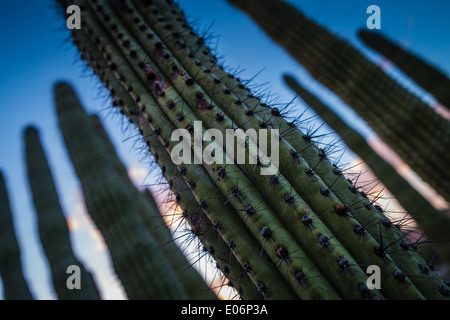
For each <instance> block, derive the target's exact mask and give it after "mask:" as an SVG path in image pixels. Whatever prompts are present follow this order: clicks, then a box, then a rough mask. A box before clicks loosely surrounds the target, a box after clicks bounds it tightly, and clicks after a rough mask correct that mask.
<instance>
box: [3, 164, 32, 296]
mask: <svg viewBox="0 0 450 320" xmlns="http://www.w3.org/2000/svg"><path fill="white" fill-rule="evenodd" d="M0 276H1V277H2V283H3V291H4V292H3V295H4V297H5V299H6V300H32V299H33V296H32V295H31V292H30V289H29V288H28V284H27V282H26V280H25V277H24V275H23V272H22V263H21V257H20V247H19V243H18V241H17V238H16V232H15V230H14V223H13V214H12V212H11V207H10V203H9V199H8V192H7V189H6V183H5V179H4V177H3V173H2V172H0Z"/></svg>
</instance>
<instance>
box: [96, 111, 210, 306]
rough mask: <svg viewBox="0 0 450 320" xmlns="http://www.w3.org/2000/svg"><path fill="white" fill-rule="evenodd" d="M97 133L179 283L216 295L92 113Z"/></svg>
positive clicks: (203, 295)
mask: <svg viewBox="0 0 450 320" xmlns="http://www.w3.org/2000/svg"><path fill="white" fill-rule="evenodd" d="M91 118H92V121H93V123H94V127H95V128H96V130H97V132H98V134H99V135H100V137H101V138H102V140H103V143H104V145H105V147H106V149H107V150H108V155H109V156H110V157H111V159H112V160H113V162H114V164H115V167H116V170H117V171H118V172H119V174H120V175H121V177H122V179H123V182H124V183H125V184H126V185H127V186H128V188H129V189H130V191H131V192H133V194H134V201H135V203H136V206H137V207H138V214H139V216H140V218H141V219H142V221H143V223H144V225H145V227H146V228H147V230H148V232H149V233H150V234H151V235H152V236H153V237H154V238H155V239H156V240H157V241H158V242H159V245H160V247H161V248H162V249H163V250H162V252H163V254H164V256H165V258H166V259H167V261H168V262H169V264H170V265H171V267H172V268H173V270H174V271H175V273H176V274H177V277H178V280H179V282H180V284H181V285H182V286H183V288H184V290H185V291H186V292H187V293H188V295H189V298H190V299H203V300H204V299H216V298H217V297H216V295H215V294H214V293H213V292H212V291H211V290H210V288H209V287H208V286H207V285H206V283H205V282H204V281H203V279H202V278H201V276H200V275H199V274H198V272H197V271H196V270H195V268H193V267H191V265H190V262H189V261H188V260H187V259H186V258H185V256H184V255H183V254H181V253H180V252H177V251H179V250H178V247H177V246H176V245H175V243H174V242H173V239H172V234H171V231H170V230H169V228H167V226H166V224H165V222H164V220H163V216H162V214H161V212H160V210H159V208H158V205H157V203H156V200H155V199H154V197H153V196H152V194H151V193H150V192H146V193H145V194H143V193H141V192H140V191H139V190H138V189H137V188H136V186H135V185H134V183H133V182H132V181H131V179H130V178H129V176H128V173H127V169H126V167H125V166H124V164H123V163H122V161H121V160H120V159H119V157H118V155H117V152H116V150H115V148H114V145H113V144H112V142H111V140H110V139H109V137H108V134H107V133H106V131H105V129H104V127H103V125H102V123H101V121H100V119H99V118H98V116H96V115H93V116H91Z"/></svg>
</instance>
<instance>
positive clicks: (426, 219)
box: [284, 75, 450, 262]
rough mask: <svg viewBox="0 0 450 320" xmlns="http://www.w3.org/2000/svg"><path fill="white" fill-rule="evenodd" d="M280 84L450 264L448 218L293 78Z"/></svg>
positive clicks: (449, 225) (361, 137)
mask: <svg viewBox="0 0 450 320" xmlns="http://www.w3.org/2000/svg"><path fill="white" fill-rule="evenodd" d="M284 81H285V82H286V84H287V85H288V86H289V87H290V88H291V89H292V90H294V91H295V92H296V93H297V94H298V95H299V96H300V97H301V98H302V100H303V101H305V102H306V103H307V105H308V106H309V107H310V108H311V109H312V110H314V112H315V113H317V114H318V115H319V116H320V118H321V119H322V120H324V121H325V122H326V123H327V124H328V125H329V126H330V128H331V129H333V131H334V132H336V133H337V134H338V135H339V136H340V137H341V138H342V140H343V141H344V143H345V144H346V145H347V146H348V147H349V148H350V149H351V150H353V151H354V152H355V153H356V154H357V155H358V156H359V157H360V158H361V159H362V160H363V161H364V162H365V163H366V164H367V165H368V166H369V167H370V169H371V170H372V171H373V173H374V174H375V175H376V176H377V178H378V179H379V180H381V182H382V183H383V185H384V186H385V187H386V188H387V189H388V190H389V191H390V192H391V193H392V195H393V196H394V197H395V199H396V200H397V201H398V202H399V203H400V205H401V206H402V207H403V208H404V209H405V210H406V211H407V212H408V213H409V214H410V215H411V216H412V217H413V218H414V220H415V221H416V222H417V224H418V226H419V227H420V228H421V229H422V230H423V231H424V232H425V234H426V235H428V237H429V241H430V245H431V246H432V247H434V248H436V249H437V250H438V251H439V255H440V257H441V258H442V259H444V260H445V261H448V262H450V256H449V255H450V242H449V241H448V240H449V231H450V218H449V217H448V216H447V215H446V214H445V213H444V212H442V211H439V210H437V209H435V208H434V207H433V206H432V205H431V204H430V203H429V202H428V201H427V200H426V199H425V198H424V197H423V196H422V195H421V194H420V193H419V192H418V191H417V190H416V189H414V188H413V187H412V186H411V185H410V184H409V183H408V182H407V181H406V180H405V179H404V178H403V177H402V176H401V175H400V174H399V173H398V172H397V171H396V170H395V169H394V168H393V167H392V166H391V165H390V164H389V163H388V162H386V161H385V160H384V159H383V158H382V157H380V156H379V155H378V154H377V153H376V152H375V151H374V150H373V149H372V148H371V147H370V145H369V144H368V143H367V142H366V140H365V139H364V137H363V136H362V135H360V134H359V133H358V132H356V131H355V130H353V129H352V128H350V127H349V126H348V125H347V124H346V123H345V122H344V121H343V120H342V119H341V118H340V117H339V116H338V115H337V114H336V113H335V112H334V111H333V110H332V109H331V108H330V107H329V106H327V105H326V104H324V103H323V102H322V101H320V99H319V98H318V97H316V96H314V95H313V94H312V93H311V92H309V91H308V90H306V89H305V88H304V87H303V86H302V85H301V84H299V83H298V82H297V81H296V80H295V79H294V78H293V77H291V76H289V75H285V76H284Z"/></svg>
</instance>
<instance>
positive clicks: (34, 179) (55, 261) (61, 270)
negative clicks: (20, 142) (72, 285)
mask: <svg viewBox="0 0 450 320" xmlns="http://www.w3.org/2000/svg"><path fill="white" fill-rule="evenodd" d="M24 140H25V159H26V164H27V172H28V180H29V185H30V189H31V192H32V195H33V202H34V207H35V209H36V214H37V222H38V229H39V235H40V240H41V244H42V247H43V249H44V252H45V254H46V256H47V260H48V263H49V267H50V270H51V276H52V281H53V287H54V289H55V293H56V295H57V297H58V299H59V300H72V299H82V300H97V299H100V294H99V292H98V289H97V286H96V284H95V282H94V280H93V278H92V275H91V274H90V273H89V272H88V271H87V270H86V268H85V267H84V266H83V264H82V263H81V262H80V261H79V260H78V258H77V257H76V256H75V254H74V252H73V250H72V245H71V242H70V235H69V228H68V225H67V222H66V219H65V216H64V213H63V210H62V208H61V204H60V202H59V198H58V193H57V191H56V186H55V183H54V182H53V178H52V174H51V171H50V168H49V165H48V162H47V159H46V156H45V153H44V150H43V147H42V145H41V142H40V139H39V133H38V131H37V129H36V128H34V127H31V126H29V127H27V128H26V129H25V132H24ZM72 265H75V266H78V267H79V268H80V285H81V289H72V290H71V289H69V288H68V287H67V284H66V282H67V278H68V277H69V275H68V274H67V269H68V267H69V266H72Z"/></svg>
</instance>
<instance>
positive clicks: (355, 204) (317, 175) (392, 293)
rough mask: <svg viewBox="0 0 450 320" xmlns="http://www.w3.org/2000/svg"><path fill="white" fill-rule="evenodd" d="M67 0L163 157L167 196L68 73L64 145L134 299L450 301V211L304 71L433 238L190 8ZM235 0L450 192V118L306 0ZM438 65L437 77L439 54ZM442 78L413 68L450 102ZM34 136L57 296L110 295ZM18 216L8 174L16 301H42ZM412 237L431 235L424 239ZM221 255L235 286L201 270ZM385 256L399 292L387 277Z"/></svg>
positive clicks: (112, 97) (150, 149)
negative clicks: (138, 168)
mask: <svg viewBox="0 0 450 320" xmlns="http://www.w3.org/2000/svg"><path fill="white" fill-rule="evenodd" d="M56 2H57V3H58V4H59V7H60V8H59V9H61V10H60V12H59V13H60V14H61V17H65V18H68V17H69V16H70V14H69V13H67V10H66V9H67V7H68V6H70V5H76V6H79V8H80V9H81V13H82V27H81V29H71V30H70V36H71V37H70V39H71V41H72V42H73V45H74V46H75V47H76V48H77V49H78V51H79V60H83V61H84V63H85V64H86V66H88V67H89V70H90V72H93V73H94V74H95V75H96V78H97V79H99V80H100V81H101V83H102V88H101V89H102V90H104V92H106V93H107V95H108V103H110V104H111V105H112V106H110V107H109V111H111V112H117V113H118V114H120V115H121V119H124V120H126V122H127V129H126V130H127V131H128V132H131V134H132V137H133V138H135V139H136V141H135V145H134V146H135V148H136V149H137V150H139V151H140V152H141V154H143V155H144V157H145V159H146V160H148V161H147V162H148V163H150V169H149V171H150V173H149V174H152V175H153V174H157V175H158V174H159V176H158V177H159V180H158V184H159V186H158V187H159V189H158V191H159V193H155V191H154V190H151V189H149V188H146V187H148V186H141V187H140V188H139V187H138V186H136V184H135V183H134V182H133V181H132V179H131V178H130V176H129V173H128V168H127V167H126V166H125V165H124V163H123V162H122V161H121V159H120V157H119V155H118V153H117V152H116V148H115V145H114V143H113V141H111V139H110V138H109V136H108V133H107V130H106V129H105V127H104V126H103V123H102V121H101V120H100V118H99V116H98V115H90V114H88V113H87V112H86V111H85V109H84V107H83V106H82V104H81V102H80V99H79V97H78V96H77V94H76V90H75V89H74V88H73V87H72V85H71V84H70V82H66V81H58V82H56V83H55V85H54V87H53V97H54V104H55V111H56V112H55V113H56V116H57V120H58V127H59V130H60V132H61V135H62V138H63V139H62V140H63V141H64V145H65V147H66V150H67V154H68V155H69V158H70V161H71V164H72V166H73V169H74V172H75V173H76V175H77V177H78V180H79V182H80V186H81V189H82V193H83V199H84V203H85V206H86V209H87V213H88V215H89V217H90V218H91V220H92V222H93V224H94V225H95V227H96V228H97V229H98V231H99V233H100V234H101V235H102V237H103V240H104V242H105V245H106V247H107V252H108V254H109V257H110V259H111V264H112V267H113V271H114V272H115V274H116V276H117V279H118V280H119V281H120V283H121V285H122V287H123V289H124V292H125V294H126V298H128V299H131V300H206V299H208V300H216V299H217V298H218V297H221V296H220V290H221V287H229V288H233V289H234V290H233V295H234V294H235V295H234V296H233V297H237V298H240V299H245V300H255V299H271V300H297V299H300V300H313V299H316V300H341V299H343V300H361V299H364V300H383V299H393V300H399V299H402V300H414V299H430V300H448V299H449V298H450V288H449V283H448V281H444V279H442V278H441V274H440V273H439V272H438V271H439V270H436V269H435V266H434V264H433V263H434V254H435V252H434V250H436V255H437V257H438V259H439V262H442V263H443V264H442V265H445V263H447V265H448V263H449V262H450V245H449V242H448V240H450V239H449V231H450V218H449V217H448V216H447V215H446V214H445V213H443V212H442V211H439V210H437V209H436V208H434V207H433V205H431V204H430V203H429V202H428V201H427V200H426V199H425V198H424V197H423V196H422V195H421V194H420V193H419V192H418V191H417V190H416V189H414V188H413V187H412V186H411V185H410V184H409V183H408V182H407V181H406V180H405V179H403V178H402V177H401V176H400V175H399V174H398V173H397V171H396V170H395V169H394V168H393V167H392V166H391V165H389V164H388V163H387V162H386V161H384V160H383V158H382V157H381V156H380V155H378V154H377V153H376V152H375V151H374V150H373V149H372V148H371V147H370V146H369V144H368V143H367V142H366V140H365V138H364V137H363V136H361V135H359V134H358V133H357V132H355V131H354V130H353V129H351V128H350V127H349V126H348V125H347V124H346V123H345V121H344V120H343V119H341V118H340V117H339V116H337V115H336V113H334V112H333V110H332V108H331V107H330V106H327V105H326V104H324V103H322V101H321V100H320V98H318V97H316V96H314V95H313V94H312V93H310V92H309V91H308V90H307V89H306V88H304V87H303V86H302V85H301V84H300V83H298V82H297V81H296V80H295V79H294V78H293V77H291V76H285V77H284V80H285V82H286V84H287V85H288V86H289V87H290V88H291V89H293V90H294V91H295V92H296V93H297V94H298V95H299V96H300V97H301V98H302V99H303V100H304V101H305V102H306V104H307V105H308V106H309V107H310V108H311V109H313V110H314V111H315V112H316V113H317V115H319V116H320V117H321V118H322V120H323V121H325V122H326V123H328V124H329V126H330V127H331V128H332V129H333V130H334V131H335V132H336V133H337V134H338V135H340V137H341V138H342V140H343V142H344V143H346V144H347V145H348V147H349V148H350V149H351V150H353V151H354V152H355V153H356V154H358V155H359V156H360V157H361V159H362V160H363V161H364V162H365V163H366V164H367V165H368V166H369V167H370V168H371V169H372V170H373V172H374V173H375V175H376V176H377V178H378V179H379V180H380V181H381V182H382V183H383V184H384V185H385V186H386V187H387V188H388V189H389V190H390V192H391V193H392V194H393V195H394V197H395V198H396V199H397V200H398V202H399V203H400V204H401V205H402V206H403V208H404V209H405V210H406V211H407V213H404V215H405V217H406V215H407V214H409V216H410V217H412V218H413V219H414V220H415V222H416V223H417V225H418V227H419V228H420V230H418V229H411V228H410V227H409V219H410V218H409V217H408V218H403V219H400V220H398V219H395V218H392V217H391V215H390V213H389V212H388V211H387V210H386V208H383V207H382V206H381V205H380V204H379V203H378V199H379V195H375V196H374V195H371V194H369V193H366V192H364V191H363V188H362V187H361V185H359V181H358V179H351V176H350V174H349V171H348V170H346V168H345V167H344V166H343V165H342V164H341V163H339V162H337V161H336V160H334V158H333V154H332V152H333V147H335V146H334V145H331V146H328V147H324V146H323V144H321V143H319V141H318V140H316V136H315V133H314V132H311V131H310V130H304V129H303V124H304V122H303V118H302V117H303V114H302V115H301V116H300V117H297V116H296V115H295V116H294V115H293V114H294V113H291V112H292V111H293V110H291V109H290V108H289V107H280V106H279V105H269V103H266V102H265V101H263V99H262V95H258V94H257V93H255V92H253V91H252V90H251V89H250V88H249V86H248V84H249V81H247V80H243V79H240V78H239V77H237V75H236V74H233V73H231V72H228V71H227V70H226V69H225V68H224V67H223V66H222V65H221V64H219V62H218V58H217V57H216V55H215V54H213V52H212V50H211V49H210V48H209V46H208V44H207V40H205V37H201V36H199V35H198V34H197V33H196V32H195V31H194V29H193V27H192V26H191V24H190V23H189V22H188V20H187V18H186V16H185V14H184V12H183V10H182V9H181V8H180V7H179V5H178V4H177V3H176V2H174V1H172V0H92V1H87V0H58V1H56ZM228 2H230V3H231V4H233V5H234V6H236V7H237V8H239V9H241V10H242V11H244V12H245V13H247V14H248V15H249V16H250V17H251V18H252V19H254V20H255V22H257V23H258V24H259V25H260V26H261V27H262V28H263V29H264V31H266V33H267V34H268V35H269V36H271V37H272V38H273V39H274V40H275V41H276V42H278V43H279V44H280V45H281V46H283V47H284V48H285V49H286V50H287V52H288V53H289V54H291V55H292V56H293V57H294V58H295V59H296V60H297V61H298V62H299V63H300V64H302V65H303V66H304V67H305V68H306V70H308V71H309V72H310V73H311V75H312V76H313V77H315V78H316V79H317V80H318V81H319V82H321V83H322V84H323V85H325V86H327V87H328V88H329V89H331V91H333V92H334V93H336V94H337V95H338V96H339V97H340V98H341V99H342V100H343V101H344V102H346V103H347V104H348V105H349V106H350V107H351V108H354V110H355V111H356V112H357V113H358V114H359V115H360V116H361V118H363V119H364V120H365V121H366V122H367V123H368V125H369V126H371V128H372V129H373V130H374V131H375V132H376V133H377V134H378V135H379V137H380V138H381V139H382V140H383V141H385V142H386V143H387V144H388V145H389V146H390V147H391V148H393V149H394V150H395V151H396V152H397V153H398V154H399V155H400V156H401V157H402V158H403V160H404V161H405V162H406V163H407V164H408V165H409V166H410V167H411V168H412V169H413V170H415V171H416V172H417V174H418V175H419V176H420V177H422V179H423V180H424V181H425V182H427V183H428V184H429V185H430V186H431V187H432V188H434V189H435V190H436V192H437V193H439V194H440V195H442V197H443V198H445V200H446V201H449V200H450V193H449V190H450V182H449V181H450V179H449V178H450V173H449V172H450V171H449V170H448V169H449V163H450V157H449V152H448V148H450V141H449V137H450V124H449V121H448V120H447V119H445V118H444V117H442V116H441V115H439V114H438V113H436V112H435V111H434V110H433V109H432V108H431V107H430V106H429V105H427V104H426V103H425V102H423V101H422V100H421V99H420V98H419V97H418V96H415V95H414V94H412V93H411V92H409V91H408V90H406V89H405V88H403V87H402V86H401V85H400V84H399V83H397V82H396V81H395V80H394V79H392V78H390V77H389V76H388V75H387V74H386V73H385V72H384V71H383V70H382V69H381V68H379V67H378V66H376V65H375V64H373V63H372V62H370V61H369V60H368V59H367V58H366V57H365V56H364V55H363V54H362V53H360V52H359V51H358V50H356V49H355V48H353V46H352V45H350V44H349V43H348V42H346V41H344V40H343V39H340V38H338V37H336V36H335V35H333V34H332V33H331V32H329V31H327V30H326V29H325V28H323V27H321V26H320V25H318V24H317V23H315V22H313V21H312V20H310V19H309V18H307V17H306V16H305V15H303V14H302V13H301V12H300V11H298V9H297V8H295V7H294V6H293V5H291V4H289V3H288V2H286V1H283V0H228ZM359 35H360V36H361V37H362V38H363V39H364V40H365V41H366V42H367V43H376V44H380V43H382V45H381V47H385V48H380V46H379V45H377V46H376V47H377V50H380V52H382V54H385V55H386V56H387V57H388V58H389V59H392V61H393V62H394V63H397V62H396V61H397V60H396V59H397V58H396V57H400V53H399V52H400V50H398V49H394V45H392V46H391V44H389V46H388V45H383V43H385V42H383V41H386V40H380V39H379V38H378V37H379V36H373V35H372V34H371V33H370V34H368V33H366V32H360V33H359ZM373 39H375V40H373ZM372 40H373V41H372ZM249 41H251V40H249ZM386 48H388V49H389V50H386V51H383V49H386ZM394 51H395V52H397V53H395V54H394V55H391V54H390V52H394ZM401 54H404V53H403V52H401ZM400 60H404V61H398V63H399V67H400V68H402V66H401V62H405V65H407V66H406V67H405V69H404V70H411V69H413V68H411V65H410V64H411V63H410V62H408V61H413V63H416V62H414V61H416V60H414V59H413V58H400ZM406 62H408V63H406ZM417 64H419V62H417ZM420 65H421V66H422V64H421V63H420ZM420 70H427V69H425V63H424V64H423V68H422V67H421V68H420ZM414 71H418V70H414ZM405 72H406V71H405ZM408 72H409V71H408ZM427 72H428V71H427ZM433 72H434V71H430V72H429V74H428V76H427V77H423V71H420V72H416V73H414V75H411V77H412V78H413V79H414V80H415V81H417V83H418V84H419V85H422V86H423V87H424V88H425V89H427V90H429V91H430V92H431V93H432V94H433V95H435V97H436V99H438V100H439V101H440V102H441V103H443V104H444V105H447V106H448V104H447V101H448V96H446V95H445V90H444V89H442V88H443V87H446V86H447V87H448V85H447V84H448V83H447V82H445V81H448V79H446V80H445V81H444V80H442V79H443V77H441V75H439V76H438V75H433V74H434V73H433ZM436 74H437V73H436ZM422 79H425V80H422ZM441 85H442V87H441ZM438 87H439V89H438ZM434 88H436V89H437V91H435V92H433V91H432V89H434ZM446 99H447V100H446ZM309 120H310V119H306V120H305V122H307V121H309ZM117 130H118V129H117ZM177 133H180V134H179V135H178V136H177ZM253 133H254V134H253ZM264 133H265V134H266V136H264ZM230 136H231V137H232V141H231V142H232V143H231V144H232V150H230V149H229V146H230V144H229V142H230V141H228V140H227V141H226V144H225V137H226V138H227V139H229V138H230ZM180 138H181V139H180ZM235 138H236V139H235ZM180 140H181V141H182V142H181V141H180ZM267 140H268V141H269V145H267ZM24 142H25V144H24V150H25V162H26V167H27V173H28V178H29V180H28V182H29V186H30V190H31V194H32V197H33V203H34V205H35V209H36V214H37V218H38V219H37V229H38V230H39V235H40V242H41V244H42V247H43V249H44V252H45V254H46V257H47V259H48V263H49V269H50V271H51V275H52V280H53V285H54V289H55V293H56V296H57V298H58V299H61V300H65V299H92V300H95V299H101V297H102V295H101V290H99V289H100V288H99V289H97V285H96V283H95V282H94V278H93V276H92V275H91V274H90V272H89V271H88V270H87V269H86V268H85V267H84V266H83V264H82V263H81V261H80V260H79V259H78V258H77V257H76V255H75V253H74V251H73V249H72V244H71V240H70V232H69V228H68V225H67V221H66V220H65V215H64V212H63V210H62V208H61V204H60V201H59V197H58V191H57V188H56V186H55V183H54V181H53V179H52V174H51V169H50V166H49V164H48V162H47V159H46V155H45V152H44V148H43V146H42V145H41V142H40V138H39V132H38V129H36V128H35V127H33V126H29V127H26V128H25V130H24ZM181 145H182V146H183V149H182V151H181V152H180V146H181ZM269 155H270V156H269ZM241 156H243V158H244V159H245V160H244V161H241V160H242V159H241V158H240V157H241ZM180 160H181V161H180ZM265 170H266V172H267V171H270V173H269V174H263V172H264V171H265ZM358 177H359V175H358ZM160 197H164V200H162V199H161V198H160ZM161 202H163V204H164V205H165V208H164V209H163V208H162V207H161ZM158 204H159V205H160V207H161V208H160V207H159V206H158ZM12 220H13V217H12V213H11V209H10V206H9V200H8V197H7V193H6V186H5V182H4V180H3V176H2V175H1V173H0V276H1V277H2V280H3V284H4V289H5V298H6V299H32V298H33V297H32V295H31V293H30V291H29V289H28V287H27V283H26V281H25V278H24V275H23V274H22V266H21V262H20V249H19V245H18V242H17V239H16V236H15V232H14V226H13V222H12ZM405 221H406V222H405ZM420 232H423V235H422V234H421V233H420ZM411 233H415V235H417V234H419V233H420V234H419V235H418V236H417V237H418V240H417V237H416V238H414V237H410V235H411ZM425 244H429V246H425ZM427 248H432V253H431V254H430V253H429V251H427ZM192 252H193V254H192ZM189 253H191V254H189ZM204 257H206V258H207V259H209V261H213V265H214V267H215V268H216V269H215V270H213V272H215V273H214V277H216V276H217V275H219V277H220V278H221V279H220V281H219V285H218V286H217V279H214V280H216V281H215V282H213V281H211V282H208V280H207V279H205V278H206V277H204V276H202V275H201V274H200V272H199V270H198V269H197V268H196V267H195V264H196V263H197V261H198V260H200V259H201V258H204ZM70 265H76V266H79V267H80V269H81V280H82V284H81V286H82V289H81V290H69V289H68V288H67V286H66V280H67V278H68V277H69V275H68V274H67V273H66V270H67V267H68V266H70ZM373 266H375V267H378V268H377V270H379V277H380V279H379V282H380V283H381V286H378V285H376V286H374V285H373V283H371V282H370V281H371V279H372V277H369V274H368V273H370V271H369V270H370V267H373ZM375 282H377V281H375Z"/></svg>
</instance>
